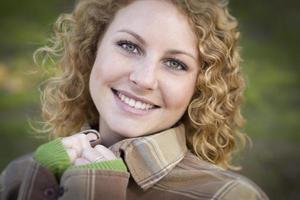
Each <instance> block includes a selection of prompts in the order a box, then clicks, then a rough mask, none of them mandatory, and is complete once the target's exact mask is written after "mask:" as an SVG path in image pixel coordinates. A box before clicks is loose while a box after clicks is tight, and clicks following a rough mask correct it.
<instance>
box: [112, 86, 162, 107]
mask: <svg viewBox="0 0 300 200" xmlns="http://www.w3.org/2000/svg"><path fill="white" fill-rule="evenodd" d="M112 89H113V88H112ZM113 90H114V91H116V92H119V93H121V94H123V95H125V96H127V97H129V98H131V99H134V100H137V101H141V102H142V103H147V104H151V105H154V106H157V107H159V106H158V105H156V104H155V103H153V102H151V101H149V100H147V99H144V98H142V97H137V96H135V95H133V94H131V93H129V92H127V91H124V90H117V89H113Z"/></svg>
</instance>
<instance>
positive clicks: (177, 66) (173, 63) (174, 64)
mask: <svg viewBox="0 0 300 200" xmlns="http://www.w3.org/2000/svg"><path fill="white" fill-rule="evenodd" d="M166 64H167V66H168V67H170V68H171V69H174V70H183V71H186V70H187V69H188V67H187V66H186V64H184V63H183V62H181V61H180V60H178V59H175V58H172V59H168V60H167V61H166Z"/></svg>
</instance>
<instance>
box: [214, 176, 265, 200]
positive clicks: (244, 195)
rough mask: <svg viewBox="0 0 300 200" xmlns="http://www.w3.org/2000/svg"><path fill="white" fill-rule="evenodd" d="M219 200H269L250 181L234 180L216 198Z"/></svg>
mask: <svg viewBox="0 0 300 200" xmlns="http://www.w3.org/2000/svg"><path fill="white" fill-rule="evenodd" d="M214 197H216V198H217V199H222V200H231V199H247V200H269V198H268V197H267V195H266V194H265V193H264V192H263V191H262V190H261V189H260V188H259V187H258V186H256V185H255V184H254V183H252V182H250V180H248V179H247V180H243V179H239V180H232V181H230V182H228V183H227V184H225V185H224V186H223V187H222V188H221V189H220V190H219V191H218V192H217V193H216V195H215V196H214Z"/></svg>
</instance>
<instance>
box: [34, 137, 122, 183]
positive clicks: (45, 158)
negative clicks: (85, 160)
mask: <svg viewBox="0 0 300 200" xmlns="http://www.w3.org/2000/svg"><path fill="white" fill-rule="evenodd" d="M33 157H34V159H35V160H37V161H38V162H39V163H40V164H41V165H43V166H44V167H47V168H48V169H49V170H50V171H51V172H52V173H54V174H55V175H56V176H58V177H60V176H61V175H62V174H63V172H64V171H65V170H67V169H98V170H115V171H127V168H126V165H125V164H124V162H123V160H122V159H115V160H105V161H99V162H94V163H89V164H83V165H77V166H74V165H71V161H70V158H69V156H68V153H67V151H66V150H65V148H64V146H63V144H62V142H61V138H57V139H55V140H53V141H50V142H48V143H46V144H43V145H41V146H40V147H38V149H37V150H36V151H35V153H34V156H33Z"/></svg>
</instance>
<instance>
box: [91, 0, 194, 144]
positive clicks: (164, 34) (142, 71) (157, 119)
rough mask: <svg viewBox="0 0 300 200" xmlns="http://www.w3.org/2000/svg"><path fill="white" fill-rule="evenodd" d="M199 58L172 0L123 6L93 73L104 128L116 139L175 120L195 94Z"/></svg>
mask: <svg viewBox="0 0 300 200" xmlns="http://www.w3.org/2000/svg"><path fill="white" fill-rule="evenodd" d="M198 57H199V56H198V51H197V40H196V37H195V35H194V33H193V31H192V29H191V27H190V26H189V24H188V21H187V19H186V17H185V16H184V15H183V14H181V13H180V12H179V11H178V10H177V8H176V7H175V6H174V5H173V4H171V3H170V2H168V1H157V0H139V1H134V2H133V3H131V4H130V5H128V6H127V7H124V8H122V9H120V10H119V11H118V12H117V13H116V16H115V18H114V20H113V21H112V23H111V24H110V26H109V27H108V29H107V31H106V32H105V34H104V36H103V37H102V40H101V41H100V43H99V45H98V51H97V55H96V60H95V63H94V66H93V69H92V72H91V76H90V93H91V96H92V99H93V101H94V103H95V105H96V108H97V109H98V111H99V114H100V132H101V133H102V134H104V136H105V135H106V136H107V137H110V138H111V140H113V138H114V139H115V140H118V139H117V138H119V139H121V138H124V137H137V136H142V135H147V134H151V133H154V132H158V131H161V130H163V129H167V128H169V127H171V126H172V125H174V124H175V123H176V122H177V121H178V120H179V119H180V118H181V116H182V115H183V114H184V112H185V110H186V109H187V106H188V104H189V102H190V100H191V97H192V95H193V92H194V87H195V82H196V77H197V73H198V66H199V60H198Z"/></svg>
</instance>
